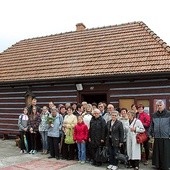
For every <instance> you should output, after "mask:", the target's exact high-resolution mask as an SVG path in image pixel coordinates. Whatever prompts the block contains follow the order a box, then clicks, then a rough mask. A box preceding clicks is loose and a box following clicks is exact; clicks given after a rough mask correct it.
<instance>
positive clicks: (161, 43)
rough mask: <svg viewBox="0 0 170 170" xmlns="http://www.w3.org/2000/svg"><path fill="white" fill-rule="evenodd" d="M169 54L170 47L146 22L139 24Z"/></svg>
mask: <svg viewBox="0 0 170 170" xmlns="http://www.w3.org/2000/svg"><path fill="white" fill-rule="evenodd" d="M138 23H139V25H141V26H142V27H143V28H144V29H145V30H146V31H147V32H148V33H149V34H150V35H151V36H152V37H153V38H154V39H155V40H156V41H157V42H158V43H159V44H160V45H161V46H162V47H163V48H164V49H165V50H166V51H167V52H168V53H170V46H169V45H168V44H167V43H166V42H165V41H163V40H162V39H161V38H160V37H159V36H158V35H157V34H156V33H154V32H153V31H152V30H151V29H150V28H149V27H148V26H147V25H146V24H145V23H144V22H142V21H140V22H138Z"/></svg>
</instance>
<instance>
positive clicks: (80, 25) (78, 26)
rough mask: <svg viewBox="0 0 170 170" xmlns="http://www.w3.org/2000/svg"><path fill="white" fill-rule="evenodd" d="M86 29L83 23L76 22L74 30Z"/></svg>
mask: <svg viewBox="0 0 170 170" xmlns="http://www.w3.org/2000/svg"><path fill="white" fill-rule="evenodd" d="M85 29H86V26H85V25H84V24H83V23H78V24H76V31H83V30H85Z"/></svg>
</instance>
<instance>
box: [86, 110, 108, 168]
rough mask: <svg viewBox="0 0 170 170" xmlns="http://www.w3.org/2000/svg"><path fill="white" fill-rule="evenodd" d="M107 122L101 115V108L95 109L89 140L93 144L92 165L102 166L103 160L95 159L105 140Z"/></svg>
mask: <svg viewBox="0 0 170 170" xmlns="http://www.w3.org/2000/svg"><path fill="white" fill-rule="evenodd" d="M105 136H106V122H105V120H104V119H103V118H102V116H101V115H100V110H99V109H94V111H93V117H92V119H91V121H90V128H89V142H90V145H91V155H92V158H93V163H92V165H96V166H101V165H102V162H101V161H98V160H96V159H95V155H96V152H97V150H98V149H99V147H100V146H101V145H103V144H104V142H105Z"/></svg>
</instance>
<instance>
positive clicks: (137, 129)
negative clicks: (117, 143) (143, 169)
mask: <svg viewBox="0 0 170 170" xmlns="http://www.w3.org/2000/svg"><path fill="white" fill-rule="evenodd" d="M128 118H129V125H128V126H126V136H127V142H126V143H127V155H128V157H129V168H130V167H133V168H134V170H138V169H139V160H141V148H140V144H139V143H137V141H136V135H137V134H138V133H142V132H144V131H145V128H144V127H143V124H142V122H141V121H140V120H139V119H137V118H135V112H134V111H128Z"/></svg>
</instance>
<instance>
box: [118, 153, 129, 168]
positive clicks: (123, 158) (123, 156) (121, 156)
mask: <svg viewBox="0 0 170 170" xmlns="http://www.w3.org/2000/svg"><path fill="white" fill-rule="evenodd" d="M115 159H117V160H118V161H120V162H123V163H124V164H125V165H127V163H128V159H129V157H128V155H126V154H122V153H120V150H118V152H117V153H116V156H115Z"/></svg>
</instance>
